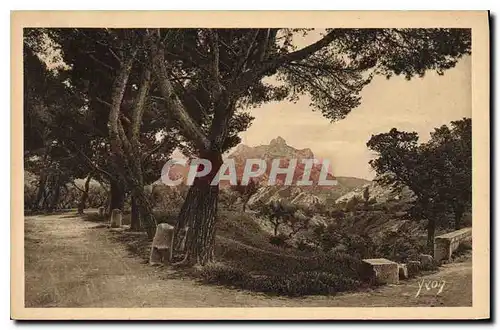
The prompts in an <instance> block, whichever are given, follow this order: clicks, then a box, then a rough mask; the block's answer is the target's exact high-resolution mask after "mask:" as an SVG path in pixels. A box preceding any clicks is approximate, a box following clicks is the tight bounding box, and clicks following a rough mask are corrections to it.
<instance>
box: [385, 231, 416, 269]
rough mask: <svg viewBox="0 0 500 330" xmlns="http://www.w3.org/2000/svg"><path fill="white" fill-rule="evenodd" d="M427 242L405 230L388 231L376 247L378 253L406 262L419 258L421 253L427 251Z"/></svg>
mask: <svg viewBox="0 0 500 330" xmlns="http://www.w3.org/2000/svg"><path fill="white" fill-rule="evenodd" d="M425 249H426V247H425V244H423V243H422V242H420V241H419V240H418V239H417V238H415V237H413V236H411V235H409V234H408V233H407V232H405V231H403V230H398V231H389V232H386V233H385V234H384V235H383V236H382V238H381V239H380V244H379V245H378V246H377V247H376V254H377V255H379V256H380V257H381V258H382V257H383V258H387V259H390V260H394V261H397V262H406V261H407V260H408V259H412V258H413V259H418V258H417V256H418V255H419V254H420V253H423V252H425Z"/></svg>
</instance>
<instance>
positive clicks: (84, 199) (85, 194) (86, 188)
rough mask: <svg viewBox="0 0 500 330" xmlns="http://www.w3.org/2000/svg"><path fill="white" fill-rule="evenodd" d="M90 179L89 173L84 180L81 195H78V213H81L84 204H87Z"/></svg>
mask: <svg viewBox="0 0 500 330" xmlns="http://www.w3.org/2000/svg"><path fill="white" fill-rule="evenodd" d="M90 180H92V174H89V175H88V176H87V179H86V180H85V185H84V188H83V191H82V196H81V197H80V203H78V214H83V211H84V210H85V205H86V204H87V199H88V197H89V188H90Z"/></svg>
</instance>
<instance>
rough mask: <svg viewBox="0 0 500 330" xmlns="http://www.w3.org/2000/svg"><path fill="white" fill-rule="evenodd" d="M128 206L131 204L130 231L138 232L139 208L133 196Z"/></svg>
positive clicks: (139, 228)
mask: <svg viewBox="0 0 500 330" xmlns="http://www.w3.org/2000/svg"><path fill="white" fill-rule="evenodd" d="M130 204H131V212H130V217H131V219H130V230H133V231H140V230H141V214H140V212H139V206H138V205H137V200H136V198H135V197H134V196H133V195H132V197H131V198H130Z"/></svg>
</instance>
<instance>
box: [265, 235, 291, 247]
mask: <svg viewBox="0 0 500 330" xmlns="http://www.w3.org/2000/svg"><path fill="white" fill-rule="evenodd" d="M287 240H288V237H287V236H286V235H283V234H279V235H276V236H271V237H269V243H271V244H272V245H274V246H279V247H286V246H288V243H287Z"/></svg>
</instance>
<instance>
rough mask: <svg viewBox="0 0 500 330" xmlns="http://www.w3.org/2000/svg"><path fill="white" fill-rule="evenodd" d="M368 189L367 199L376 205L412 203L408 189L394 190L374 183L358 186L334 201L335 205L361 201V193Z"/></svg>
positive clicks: (411, 196) (411, 194) (411, 195)
mask: <svg viewBox="0 0 500 330" xmlns="http://www.w3.org/2000/svg"><path fill="white" fill-rule="evenodd" d="M365 189H368V194H369V198H370V199H373V200H374V201H376V202H377V203H386V202H390V201H400V202H401V203H410V202H412V201H413V199H414V196H413V193H412V191H411V190H410V189H408V188H406V187H405V188H403V189H402V190H399V191H398V190H395V189H393V188H392V187H391V186H384V185H381V184H379V183H378V182H376V181H371V182H369V183H366V184H363V185H361V186H358V187H357V188H355V189H352V190H351V191H350V192H348V193H346V194H344V195H342V196H340V197H339V198H337V200H336V201H335V202H336V203H344V202H348V201H349V200H351V199H353V198H358V199H360V200H362V199H363V193H364V191H365Z"/></svg>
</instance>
